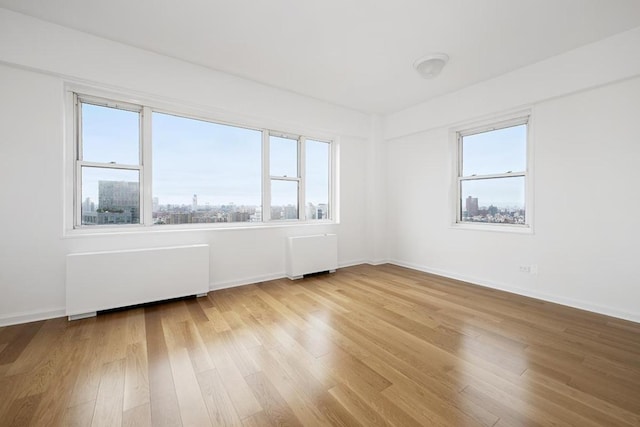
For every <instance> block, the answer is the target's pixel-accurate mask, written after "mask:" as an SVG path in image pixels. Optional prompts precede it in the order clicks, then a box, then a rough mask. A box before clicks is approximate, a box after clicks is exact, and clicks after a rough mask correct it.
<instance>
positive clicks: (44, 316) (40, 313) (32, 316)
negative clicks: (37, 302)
mask: <svg viewBox="0 0 640 427" xmlns="http://www.w3.org/2000/svg"><path fill="white" fill-rule="evenodd" d="M65 315H66V310H65V308H64V307H62V308H53V309H48V310H33V311H25V312H22V313H12V314H3V315H2V316H0V326H10V325H18V324H20V323H29V322H36V321H38V320H49V319H54V318H56V317H64V316H65Z"/></svg>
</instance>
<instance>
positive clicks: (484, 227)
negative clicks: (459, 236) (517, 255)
mask: <svg viewBox="0 0 640 427" xmlns="http://www.w3.org/2000/svg"><path fill="white" fill-rule="evenodd" d="M450 228H452V229H454V230H472V231H489V232H497V233H513V234H534V233H533V227H532V226H531V225H514V224H490V223H468V222H457V223H454V224H451V226H450Z"/></svg>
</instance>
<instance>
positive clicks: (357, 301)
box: [0, 265, 640, 426]
mask: <svg viewBox="0 0 640 427" xmlns="http://www.w3.org/2000/svg"><path fill="white" fill-rule="evenodd" d="M603 285H604V284H603ZM0 425H2V426H14V425H15V426H26V425H41V426H57V425H62V426H75V425H77V426H89V425H106V426H113V425H116V426H120V425H124V426H145V425H154V426H179V425H185V426H187V425H188V426H208V425H214V426H219V425H244V426H263V425H265V426H266V425H292V426H293V425H307V426H313V425H345V426H357V425H363V426H377V425H395V426H418V425H422V426H437V425H447V426H467V425H470V426H471V425H485V426H494V425H495V426H512V425H513V426H522V425H526V426H535V425H540V426H548V425H574V426H618V425H620V426H623V425H626V426H640V324H635V323H631V322H625V321H622V320H617V319H614V318H610V317H606V316H601V315H597V314H593V313H588V312H584V311H579V310H574V309H571V308H567V307H562V306H559V305H555V304H550V303H545V302H541V301H537V300H533V299H529V298H524V297H520V296H515V295H512V294H507V293H503V292H499V291H494V290H489V289H485V288H481V287H476V286H471V285H468V284H464V283H461V282H457V281H454V280H449V279H445V278H442V277H438V276H433V275H428V274H424V273H420V272H416V271H412V270H408V269H404V268H400V267H396V266H391V265H384V266H378V267H373V266H364V265H363V266H357V267H350V268H344V269H340V270H338V272H336V273H335V274H332V275H318V276H315V277H310V278H306V279H304V280H300V281H295V282H291V281H289V280H287V279H283V280H275V281H271V282H266V283H262V284H258V285H251V286H245V287H241V288H235V289H230V290H224V291H217V292H210V293H209V295H208V297H207V298H199V299H190V300H183V301H176V302H170V303H165V304H160V305H154V306H148V307H145V308H136V309H130V310H126V311H120V312H114V313H108V314H102V315H100V316H98V317H97V318H91V319H85V320H79V321H74V322H71V323H69V322H67V320H66V319H54V320H48V321H43V322H35V323H29V324H24V325H17V326H11V327H5V328H0Z"/></svg>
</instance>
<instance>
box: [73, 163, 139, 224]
mask: <svg viewBox="0 0 640 427" xmlns="http://www.w3.org/2000/svg"><path fill="white" fill-rule="evenodd" d="M81 173H82V177H81V180H82V191H81V193H82V194H81V200H82V202H81V203H82V204H81V208H80V210H81V217H82V225H104V224H139V223H140V173H139V172H138V171H137V170H127V169H110V168H96V167H86V166H83V167H82V172H81Z"/></svg>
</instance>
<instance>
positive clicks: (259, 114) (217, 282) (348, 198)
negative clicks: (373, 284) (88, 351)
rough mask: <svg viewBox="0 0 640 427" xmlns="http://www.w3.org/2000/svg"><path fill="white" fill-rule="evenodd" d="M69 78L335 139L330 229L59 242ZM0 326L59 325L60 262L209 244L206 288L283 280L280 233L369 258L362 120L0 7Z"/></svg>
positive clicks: (366, 123) (366, 140)
mask: <svg viewBox="0 0 640 427" xmlns="http://www.w3.org/2000/svg"><path fill="white" fill-rule="evenodd" d="M67 81H73V82H76V83H81V84H87V85H96V86H98V87H101V88H105V89H107V90H115V91H118V92H123V93H129V94H131V95H132V96H140V97H145V98H152V99H158V100H162V101H166V102H170V103H174V104H181V105H184V106H186V107H190V108H197V109H200V110H203V111H206V112H209V113H210V114H212V115H214V116H215V117H217V118H219V119H221V120H228V121H231V122H241V123H248V122H250V123H251V124H253V125H257V126H264V127H269V128H275V129H278V130H284V131H291V132H301V133H306V134H309V133H315V132H321V133H323V134H331V135H335V136H336V137H337V138H338V139H339V142H340V147H339V148H340V164H341V169H340V171H339V174H340V180H341V182H340V184H341V185H340V208H341V215H340V224H336V225H311V226H286V227H264V228H258V229H256V228H252V229H217V230H207V231H195V230H192V231H189V230H186V231H170V232H167V231H160V232H151V233H125V234H110V235H101V236H75V237H68V236H66V237H65V235H64V233H63V231H64V226H63V223H64V219H63V199H64V185H65V183H64V174H65V165H64V161H63V157H64V152H63V149H64V145H65V137H64V120H65V118H64V90H63V85H64V83H65V82H67ZM0 94H1V96H0V132H1V135H0V200H1V201H2V208H1V209H0V236H1V237H0V295H1V297H0V324H8V323H13V322H20V321H27V320H34V319H38V318H46V317H53V316H60V315H63V314H64V305H65V256H66V254H68V253H77V252H84V251H96V250H117V249H130V248H144V247H161V246H168V245H171V246H173V245H182V244H194V243H208V244H210V245H211V274H210V282H211V287H212V288H219V287H224V286H231V285H237V284H243V283H250V282H255V281H260V280H265V279H269V278H275V277H282V276H284V271H285V265H284V250H285V239H286V237H287V236H295V235H306V234H315V233H326V232H331V233H336V234H338V241H339V254H338V255H339V263H340V265H349V264H356V263H361V262H364V261H365V260H366V258H367V256H368V251H367V247H368V245H367V242H366V239H365V236H366V232H365V230H366V227H367V226H368V225H367V223H366V221H364V220H363V210H364V207H365V205H367V203H368V202H367V201H366V195H367V194H368V190H367V188H366V186H367V179H366V171H367V164H366V162H367V158H368V157H370V155H369V154H367V155H365V156H363V155H362V153H363V152H364V153H370V152H371V151H372V150H373V148H372V145H371V143H370V137H371V135H370V117H369V116H368V115H366V114H362V113H359V112H355V111H352V110H348V109H345V108H341V107H336V106H333V105H330V104H327V103H324V102H320V101H317V100H313V99H309V98H305V97H303V96H300V95H297V94H293V93H289V92H285V91H281V90H278V89H275V88H271V87H268V86H264V85H260V84H258V83H255V82H251V81H247V80H243V79H240V78H237V77H233V76H229V75H226V74H223V73H219V72H215V71H211V70H208V69H205V68H202V67H198V66H195V65H192V64H188V63H184V62H181V61H178V60H175V59H171V58H168V57H164V56H161V55H157V54H153V53H150V52H146V51H143V50H139V49H135V48H132V47H128V46H125V45H122V44H119V43H115V42H111V41H108V40H104V39H100V38H97V37H93V36H91V35H88V34H84V33H80V32H77V31H73V30H70V29H66V28H63V27H59V26H56V25H53V24H49V23H45V22H43V21H39V20H35V19H32V18H29V17H26V16H24V15H20V14H16V13H13V12H9V11H7V10H4V9H0Z"/></svg>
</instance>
